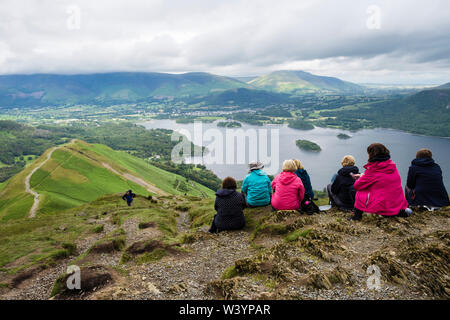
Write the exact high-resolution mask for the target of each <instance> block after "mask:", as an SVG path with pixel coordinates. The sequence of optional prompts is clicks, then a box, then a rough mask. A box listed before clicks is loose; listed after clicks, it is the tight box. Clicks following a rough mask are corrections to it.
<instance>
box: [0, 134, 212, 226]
mask: <svg viewBox="0 0 450 320" xmlns="http://www.w3.org/2000/svg"><path fill="white" fill-rule="evenodd" d="M48 152H49V151H47V152H45V153H44V154H43V156H42V157H40V158H39V159H38V160H37V161H36V162H35V163H33V164H32V165H30V166H29V167H27V168H26V169H25V170H23V171H22V172H20V173H19V174H18V175H16V176H14V177H13V178H12V179H10V180H9V181H8V183H7V184H6V185H2V186H1V188H3V190H2V191H1V192H2V194H1V197H0V199H1V200H0V219H1V220H2V221H5V220H10V219H18V218H24V217H26V216H27V215H28V213H29V211H30V208H31V206H32V205H33V201H34V200H33V196H32V195H30V194H29V193H26V192H25V184H24V181H25V178H26V176H27V175H28V174H29V173H30V172H31V170H32V169H33V168H35V167H36V166H37V165H39V164H40V163H41V162H42V161H45V160H46V159H47V155H48ZM104 164H107V166H109V167H111V168H112V169H111V170H109V169H108V168H106V167H105V166H104ZM122 174H128V175H132V176H134V177H137V178H139V179H142V180H145V181H146V182H148V183H150V184H153V185H155V186H157V187H158V188H159V189H161V190H163V191H165V192H167V193H169V194H179V195H184V194H186V195H192V196H201V197H209V196H213V195H214V192H213V191H212V190H210V189H208V188H206V187H204V186H202V185H200V184H198V183H195V182H191V181H186V179H185V178H183V177H181V176H178V175H176V174H173V173H169V172H166V171H164V170H162V169H159V168H157V167H154V166H152V165H149V164H148V163H147V162H145V161H144V160H142V159H139V158H136V157H134V156H132V155H129V154H128V153H126V152H122V151H114V150H112V149H110V148H109V147H106V146H103V145H90V144H88V143H85V142H82V141H77V142H76V143H74V144H69V145H65V146H63V147H60V148H59V149H57V150H55V151H54V152H53V154H52V156H51V158H50V159H49V160H48V161H47V162H46V163H45V164H44V165H43V166H42V167H41V168H40V169H38V170H37V171H36V172H35V173H34V174H33V176H32V177H31V179H30V185H31V188H32V189H33V190H35V191H37V192H38V193H39V194H40V203H39V209H38V214H46V213H47V214H48V213H55V212H60V211H63V210H67V209H70V208H74V207H77V206H80V205H82V204H85V203H88V202H91V201H93V200H95V199H97V198H98V197H100V196H103V195H107V194H115V193H122V192H124V191H126V190H128V189H133V190H134V192H136V193H137V194H141V195H144V196H146V195H150V194H152V193H151V192H149V191H148V190H146V188H145V187H143V186H141V185H139V184H138V183H135V182H133V181H131V180H130V179H128V178H125V177H123V176H122Z"/></svg>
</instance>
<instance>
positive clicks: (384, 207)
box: [349, 143, 412, 220]
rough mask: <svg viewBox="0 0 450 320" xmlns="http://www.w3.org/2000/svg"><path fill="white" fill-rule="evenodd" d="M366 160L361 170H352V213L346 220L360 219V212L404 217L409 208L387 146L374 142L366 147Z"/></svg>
mask: <svg viewBox="0 0 450 320" xmlns="http://www.w3.org/2000/svg"><path fill="white" fill-rule="evenodd" d="M367 153H368V154H369V162H368V163H367V164H366V165H365V166H364V168H365V169H366V171H365V172H364V174H354V175H352V176H353V178H355V179H357V180H356V182H355V184H354V185H353V187H354V188H355V190H356V199H355V214H354V215H353V216H352V217H350V218H349V220H361V219H362V213H363V212H368V213H374V214H379V215H382V216H400V217H407V216H409V215H410V214H411V213H412V211H411V209H409V208H408V202H407V201H406V199H405V195H404V194H403V189H402V182H401V179H400V174H399V173H398V170H397V166H396V165H395V163H394V162H393V161H392V160H390V158H391V157H390V154H389V150H388V149H387V148H386V147H385V146H384V145H382V144H381V143H373V144H371V145H370V146H369V147H368V148H367Z"/></svg>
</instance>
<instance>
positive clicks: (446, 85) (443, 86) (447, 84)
mask: <svg viewBox="0 0 450 320" xmlns="http://www.w3.org/2000/svg"><path fill="white" fill-rule="evenodd" d="M436 89H437V90H439V89H450V82H447V83H445V84H443V85H441V86H438V87H434V88H432V89H431V90H436Z"/></svg>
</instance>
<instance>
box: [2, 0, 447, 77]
mask: <svg viewBox="0 0 450 320" xmlns="http://www.w3.org/2000/svg"><path fill="white" fill-rule="evenodd" d="M69 5H77V6H78V7H79V8H80V10H81V25H80V29H79V30H69V29H68V28H67V26H66V24H67V19H68V14H67V12H66V10H67V7H68V6H69ZM369 5H377V6H378V7H379V8H380V10H381V28H380V29H379V30H370V29H368V28H367V27H366V21H367V18H368V15H367V13H366V9H367V7H368V6H369ZM449 9H450V3H449V2H448V1H439V0H429V1H427V2H424V1H407V0H397V1H387V0H373V1H367V0H363V1H350V0H344V1H331V0H326V1H317V0H305V1H297V0H277V1H269V0H241V1H238V0H228V1H219V0H190V1H185V0H167V1H163V0H149V1H140V0H101V1H88V0H78V1H77V0H72V1H69V0H62V1H58V2H55V1H52V0H41V1H37V0H3V1H2V6H1V7H0V74H6V73H35V72H54V73H86V72H108V71H161V72H184V71H210V72H216V73H222V74H226V75H252V74H262V73H265V72H268V71H271V70H275V69H277V68H283V67H296V68H303V69H306V70H307V71H311V72H322V74H329V75H335V76H340V75H343V76H345V77H346V78H347V79H348V80H352V81H365V80H366V79H375V80H377V81H379V82H382V81H394V79H395V77H397V78H398V79H410V78H411V75H414V76H416V77H417V76H419V77H420V75H417V74H416V73H417V71H421V72H423V79H426V81H434V82H441V81H442V80H445V79H447V81H448V75H449V65H450V54H449V53H450V40H449V39H450V21H449V19H448V17H447V13H448V12H449Z"/></svg>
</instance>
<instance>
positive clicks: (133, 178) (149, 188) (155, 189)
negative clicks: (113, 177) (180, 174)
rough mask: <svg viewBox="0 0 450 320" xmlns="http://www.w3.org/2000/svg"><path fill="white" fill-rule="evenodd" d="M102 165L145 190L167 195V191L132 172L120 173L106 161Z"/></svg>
mask: <svg viewBox="0 0 450 320" xmlns="http://www.w3.org/2000/svg"><path fill="white" fill-rule="evenodd" d="M102 166H104V167H105V168H106V169H108V170H109V171H111V172H112V173H114V174H117V175H119V176H121V177H123V178H125V179H127V180H130V181H133V182H134V183H136V184H138V185H140V186H142V187H144V188H146V189H147V191H149V192H152V193H155V194H158V195H161V196H167V195H169V194H168V193H167V192H165V191H163V190H161V189H159V188H158V187H156V186H154V185H152V184H150V183H148V182H147V181H145V180H144V179H141V178H139V177H136V176H133V175H132V174H129V173H120V172H119V171H117V170H115V169H114V168H113V167H111V166H110V165H109V164H107V163H106V162H102Z"/></svg>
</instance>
